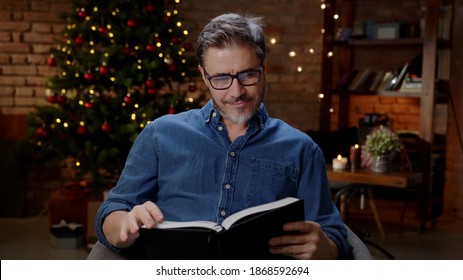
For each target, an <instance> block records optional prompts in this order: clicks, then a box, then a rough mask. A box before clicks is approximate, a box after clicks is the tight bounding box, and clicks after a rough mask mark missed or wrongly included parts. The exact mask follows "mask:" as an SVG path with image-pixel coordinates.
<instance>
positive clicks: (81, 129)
mask: <svg viewBox="0 0 463 280" xmlns="http://www.w3.org/2000/svg"><path fill="white" fill-rule="evenodd" d="M76 132H77V134H79V135H81V136H84V135H86V134H87V128H86V127H85V126H79V127H78V128H77V130H76Z"/></svg>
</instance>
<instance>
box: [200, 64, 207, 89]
mask: <svg viewBox="0 0 463 280" xmlns="http://www.w3.org/2000/svg"><path fill="white" fill-rule="evenodd" d="M198 70H199V73H201V77H202V78H203V81H204V83H206V85H207V81H206V76H205V75H204V67H202V66H201V65H199V64H198Z"/></svg>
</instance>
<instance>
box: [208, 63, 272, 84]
mask: <svg viewBox="0 0 463 280" xmlns="http://www.w3.org/2000/svg"><path fill="white" fill-rule="evenodd" d="M203 69H204V74H205V76H206V79H208V80H209V83H210V84H211V86H212V87H213V88H214V89H216V90H224V89H227V88H229V87H231V85H232V84H233V80H234V79H237V80H238V82H239V83H240V84H241V85H242V86H253V85H255V84H257V83H258V82H259V81H260V74H261V73H262V70H263V66H260V68H259V69H253V70H247V71H243V72H240V73H237V74H235V75H231V74H219V75H215V76H209V74H208V73H207V71H206V68H204V67H203Z"/></svg>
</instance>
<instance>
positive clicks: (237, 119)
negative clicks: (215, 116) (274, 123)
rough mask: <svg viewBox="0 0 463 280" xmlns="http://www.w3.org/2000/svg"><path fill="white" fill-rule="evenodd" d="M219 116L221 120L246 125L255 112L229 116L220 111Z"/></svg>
mask: <svg viewBox="0 0 463 280" xmlns="http://www.w3.org/2000/svg"><path fill="white" fill-rule="evenodd" d="M219 112H220V115H221V116H222V118H224V119H226V120H229V121H231V122H233V123H236V124H246V123H247V122H248V121H249V120H250V119H251V118H252V117H253V116H254V114H255V113H256V111H254V112H250V113H240V114H239V115H229V114H227V113H225V112H222V111H220V110H219Z"/></svg>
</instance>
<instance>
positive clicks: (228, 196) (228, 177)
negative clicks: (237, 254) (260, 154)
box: [212, 113, 261, 222]
mask: <svg viewBox="0 0 463 280" xmlns="http://www.w3.org/2000/svg"><path fill="white" fill-rule="evenodd" d="M212 116H213V117H214V113H213V114H212ZM220 127H221V125H220V124H219V126H218V127H217V130H218V131H224V133H225V136H226V131H225V128H224V127H222V130H221V129H220ZM260 127H261V126H260V125H257V123H256V122H251V123H250V124H249V127H248V129H247V130H246V133H245V134H244V135H242V136H240V137H238V138H236V139H235V141H233V143H231V144H230V146H229V147H228V149H227V154H226V162H225V168H224V175H223V177H222V178H223V181H222V190H221V199H220V205H219V209H218V217H217V219H218V221H219V222H222V221H223V220H224V219H225V218H226V217H228V216H229V215H230V214H232V213H231V209H232V206H233V197H234V191H235V190H236V188H235V184H236V176H237V172H238V163H239V152H240V151H241V149H242V148H243V147H244V145H245V144H246V142H247V141H248V139H249V138H250V137H252V135H254V134H255V133H256V132H257V131H258V130H259V128H260ZM227 139H228V138H227Z"/></svg>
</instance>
